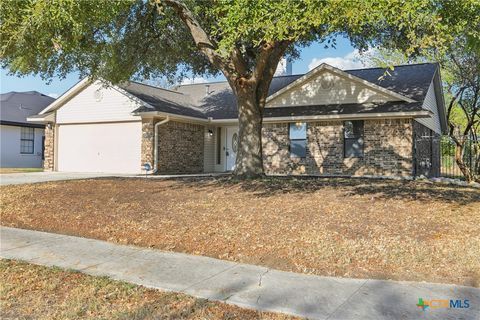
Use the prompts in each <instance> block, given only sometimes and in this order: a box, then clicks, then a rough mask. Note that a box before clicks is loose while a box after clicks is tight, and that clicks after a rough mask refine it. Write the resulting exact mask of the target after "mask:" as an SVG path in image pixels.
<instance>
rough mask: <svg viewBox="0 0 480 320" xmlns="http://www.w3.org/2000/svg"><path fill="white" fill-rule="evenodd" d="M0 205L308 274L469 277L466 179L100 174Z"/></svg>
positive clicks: (13, 213)
mask: <svg viewBox="0 0 480 320" xmlns="http://www.w3.org/2000/svg"><path fill="white" fill-rule="evenodd" d="M139 190H144V192H139ZM1 205H2V219H1V223H2V224H3V225H7V226H14V227H20V228H29V229H36V230H45V231H51V232H58V233H64V234H71V235H79V236H85V237H92V238H97V239H102V240H108V241H112V242H117V243H122V244H134V245H139V246H145V247H152V248H158V249H162V250H172V251H178V252H186V253H191V254H198V255H206V256H211V257H216V258H220V259H228V260H233V261H241V262H245V263H253V264H260V265H265V266H268V267H273V268H277V269H282V270H287V271H294V272H304V273H312V274H318V275H329V276H341V277H359V278H372V277H373V278H382V279H399V280H414V281H415V280H423V281H432V282H447V283H457V284H465V285H473V286H478V285H479V284H480V252H479V250H480V249H479V248H480V223H479V221H480V191H479V190H477V189H473V188H462V187H456V186H445V185H434V184H425V183H422V182H416V181H412V182H407V181H376V180H365V179H280V178H266V179H263V180H252V181H236V180H234V179H229V178H208V179H207V178H205V179H176V180H153V179H107V178H105V179H92V180H77V181H65V182H49V183H43V184H32V185H20V186H7V187H2V190H1Z"/></svg>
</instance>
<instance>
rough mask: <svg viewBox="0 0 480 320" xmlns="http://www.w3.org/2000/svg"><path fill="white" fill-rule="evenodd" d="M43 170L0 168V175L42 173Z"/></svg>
mask: <svg viewBox="0 0 480 320" xmlns="http://www.w3.org/2000/svg"><path fill="white" fill-rule="evenodd" d="M42 171H43V168H0V174H6V173H29V172H42Z"/></svg>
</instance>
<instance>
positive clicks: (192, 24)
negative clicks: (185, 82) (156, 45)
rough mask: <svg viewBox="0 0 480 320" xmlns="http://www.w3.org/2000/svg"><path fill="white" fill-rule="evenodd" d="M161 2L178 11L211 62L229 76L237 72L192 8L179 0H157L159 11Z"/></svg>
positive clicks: (196, 42)
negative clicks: (222, 54) (202, 25)
mask: <svg viewBox="0 0 480 320" xmlns="http://www.w3.org/2000/svg"><path fill="white" fill-rule="evenodd" d="M161 3H164V4H165V5H167V6H169V7H170V8H172V9H173V10H174V11H175V12H176V13H177V15H178V16H179V17H180V19H181V20H182V21H183V23H184V24H185V26H186V27H187V28H188V30H189V31H190V34H191V35H192V38H193V41H194V42H195V45H196V46H197V47H198V49H199V50H200V51H201V52H202V53H203V54H205V55H206V56H207V58H208V60H209V61H210V63H212V64H213V65H214V66H215V67H217V68H218V69H220V70H221V71H222V72H223V73H224V74H225V76H226V77H227V78H228V77H229V76H232V75H233V74H234V72H235V70H234V68H233V64H232V62H231V61H229V59H225V58H224V57H222V56H221V55H220V54H218V53H217V52H216V51H215V50H216V49H217V46H216V44H215V43H214V42H213V41H212V40H211V39H210V37H209V36H208V34H207V33H206V32H205V30H204V29H203V28H202V27H201V25H200V23H199V22H198V21H197V19H196V18H195V16H194V15H193V13H192V12H191V11H190V9H188V8H187V6H186V5H185V4H183V3H182V2H181V1H178V0H155V5H156V7H157V9H158V10H159V11H160V10H161Z"/></svg>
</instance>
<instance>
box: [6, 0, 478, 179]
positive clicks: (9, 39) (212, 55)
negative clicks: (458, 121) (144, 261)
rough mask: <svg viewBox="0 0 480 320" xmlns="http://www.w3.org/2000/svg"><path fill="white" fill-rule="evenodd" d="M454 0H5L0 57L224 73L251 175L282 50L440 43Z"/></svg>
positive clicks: (40, 70) (43, 67)
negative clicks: (340, 42)
mask: <svg viewBox="0 0 480 320" xmlns="http://www.w3.org/2000/svg"><path fill="white" fill-rule="evenodd" d="M458 1H460V2H461V1H463V0H458ZM467 1H474V2H475V1H476V0H467ZM448 2H450V3H451V2H452V1H447V0H415V1H404V0H362V1H349V0H303V1H300V0H282V1H278V0H224V1H222V0H202V1H194V0H184V1H181V0H151V1H146V0H124V1H111V0H91V1H90V0H83V1H82V0H38V1H35V0H23V1H17V0H1V8H2V10H1V13H0V23H1V26H0V43H1V57H0V59H1V64H2V67H6V68H8V69H9V70H10V71H11V72H12V73H14V74H17V75H24V74H39V75H41V76H42V77H43V78H45V79H49V78H52V77H54V76H60V77H63V76H66V75H67V74H68V73H70V72H72V71H79V72H80V73H81V74H82V75H88V76H90V77H92V78H100V77H101V78H103V79H106V80H109V81H111V82H112V83H118V82H121V81H125V80H128V79H131V78H141V79H152V78H158V77H165V76H166V77H167V78H170V79H173V78H175V77H178V76H185V75H187V74H190V75H191V74H195V75H198V74H207V75H208V74H210V75H214V74H217V73H222V74H223V75H224V76H225V77H226V79H227V81H228V83H229V85H230V86H231V88H232V90H233V92H234V94H235V95H236V98H237V104H238V117H239V151H238V153H237V163H236V169H235V173H236V174H238V175H241V176H248V177H253V176H258V175H261V174H263V163H262V144H261V127H262V114H263V109H264V107H265V101H266V98H267V94H268V89H269V86H270V83H271V81H272V77H273V75H274V72H275V70H276V67H277V64H278V62H279V60H280V59H281V58H282V57H284V56H288V57H289V58H291V59H294V58H296V57H298V54H299V50H300V49H301V48H302V47H305V46H308V45H309V44H311V43H312V42H322V43H325V44H326V45H327V46H328V45H334V43H335V42H334V39H335V37H338V36H344V37H347V38H348V39H349V40H350V41H351V43H352V45H353V46H354V47H356V48H358V49H360V50H362V49H367V48H368V47H385V48H392V49H399V50H402V51H403V52H405V53H406V54H408V55H412V54H416V53H419V52H420V51H421V50H422V49H425V48H431V47H437V48H441V47H443V46H444V45H445V44H446V43H448V42H449V41H450V40H451V39H452V36H451V34H450V33H451V32H450V30H455V28H451V27H452V24H454V23H458V21H453V20H451V21H450V20H446V19H444V17H443V16H442V14H443V13H444V12H445V10H444V8H445V4H446V3H448ZM454 2H455V1H454ZM318 54H319V55H320V54H321V52H319V53H318Z"/></svg>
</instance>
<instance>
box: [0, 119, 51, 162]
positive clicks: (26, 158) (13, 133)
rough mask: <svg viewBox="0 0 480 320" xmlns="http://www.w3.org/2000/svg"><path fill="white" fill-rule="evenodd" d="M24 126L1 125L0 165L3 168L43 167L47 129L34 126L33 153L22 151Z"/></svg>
mask: <svg viewBox="0 0 480 320" xmlns="http://www.w3.org/2000/svg"><path fill="white" fill-rule="evenodd" d="M21 130H22V127H17V126H7V125H0V140H1V141H0V145H1V150H0V167H1V168H41V167H42V163H43V160H42V151H43V143H42V140H43V137H44V135H45V130H44V129H41V128H34V144H33V154H22V153H20V137H21Z"/></svg>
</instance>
